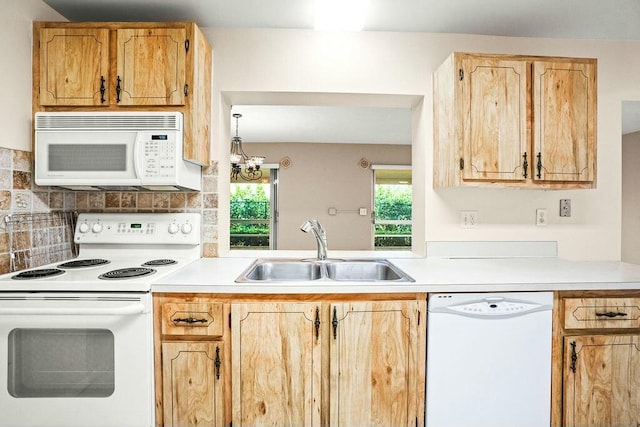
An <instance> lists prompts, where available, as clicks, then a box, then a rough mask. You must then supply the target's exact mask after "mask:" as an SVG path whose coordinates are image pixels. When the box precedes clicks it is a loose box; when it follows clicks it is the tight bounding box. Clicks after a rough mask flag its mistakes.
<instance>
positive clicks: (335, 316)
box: [331, 307, 338, 340]
mask: <svg viewBox="0 0 640 427" xmlns="http://www.w3.org/2000/svg"><path fill="white" fill-rule="evenodd" d="M331 326H333V339H334V340H335V339H336V338H337V337H338V313H337V312H336V308H335V307H333V319H332V320H331Z"/></svg>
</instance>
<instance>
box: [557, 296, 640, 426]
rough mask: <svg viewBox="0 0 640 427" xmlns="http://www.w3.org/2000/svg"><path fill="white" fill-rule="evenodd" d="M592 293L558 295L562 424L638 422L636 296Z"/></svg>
mask: <svg viewBox="0 0 640 427" xmlns="http://www.w3.org/2000/svg"><path fill="white" fill-rule="evenodd" d="M592 294H593V295H592V296H590V297H586V298H585V297H580V296H577V295H573V296H574V297H573V298H564V299H562V308H563V310H562V312H561V313H560V321H559V328H560V334H561V336H562V340H561V341H559V342H558V343H559V344H560V343H561V345H562V362H561V363H562V368H561V372H562V374H561V378H562V411H561V414H562V423H561V425H563V426H565V427H613V426H615V427H637V426H639V425H640V392H639V391H640V330H639V329H638V322H639V320H640V298H639V297H638V296H637V295H635V294H634V295H633V296H629V295H621V296H619V297H613V296H610V295H607V294H606V293H595V294H594V293H592ZM559 377H560V376H559ZM558 397H559V396H558ZM554 425H560V423H559V422H558V423H557V424H554Z"/></svg>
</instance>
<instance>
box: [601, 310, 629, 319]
mask: <svg viewBox="0 0 640 427" xmlns="http://www.w3.org/2000/svg"><path fill="white" fill-rule="evenodd" d="M626 315H627V313H623V312H621V311H606V312H604V313H596V316H598V317H609V318H613V317H618V316H620V317H623V316H626Z"/></svg>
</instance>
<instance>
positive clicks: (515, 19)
mask: <svg viewBox="0 0 640 427" xmlns="http://www.w3.org/2000/svg"><path fill="white" fill-rule="evenodd" d="M44 2H45V3H47V4H48V5H49V6H51V7H52V8H53V9H55V10H56V11H57V12H59V13H60V14H61V15H63V16H64V17H66V18H67V19H69V20H71V21H195V22H197V23H198V24H199V25H200V26H201V27H226V28H292V29H312V28H313V12H314V0H44ZM639 22H640V1H638V0H616V1H615V2H611V1H603V0H485V1H478V0H370V6H369V12H368V15H367V18H366V21H365V28H364V29H365V30H366V31H418V32H433V33H464V34H483V35H495V36H511V37H548V38H571V39H598V40H640V25H638V23H639ZM256 108H257V107H256ZM352 110H353V111H351V112H347V111H346V110H344V109H343V110H341V111H336V112H333V113H329V112H328V111H325V112H322V113H326V114H324V115H325V116H331V117H333V119H332V120H334V122H335V123H334V124H333V125H328V126H327V128H326V130H327V132H328V133H329V134H332V133H334V134H335V133H336V131H337V130H341V131H344V132H343V133H344V136H346V135H350V132H364V128H363V127H357V128H355V129H351V128H350V125H349V124H365V123H369V124H371V123H375V120H376V117H377V115H378V113H379V112H376V111H375V109H352ZM308 111H311V110H308ZM314 113H316V115H314V116H311V117H309V118H307V119H305V120H306V124H305V123H299V124H295V123H294V121H293V120H294V119H293V116H294V115H296V116H297V117H301V116H300V114H296V113H294V112H293V111H289V112H288V113H287V114H288V117H286V120H285V122H284V123H281V124H279V125H277V126H278V127H279V128H280V129H288V130H290V131H291V130H292V129H296V128H303V126H307V127H306V129H310V128H311V127H309V122H311V123H316V124H318V123H320V122H322V121H326V120H329V121H330V119H329V118H327V117H324V118H321V117H320V116H318V115H317V114H320V113H321V112H320V111H314ZM254 114H255V115H256V116H257V115H258V114H264V115H268V114H272V115H275V117H277V118H285V116H284V115H282V114H281V113H280V112H276V111H275V110H274V111H267V112H264V113H262V112H260V113H259V110H258V109H253V110H252V111H251V116H249V115H247V116H246V117H244V118H243V120H242V124H241V129H242V132H246V136H245V137H243V139H244V140H246V141H251V140H252V139H251V138H254V137H253V136H250V135H253V134H254V129H252V125H251V124H250V121H251V120H253V118H252V116H253V115H254ZM368 114H373V116H369V115H368ZM406 114H408V113H407V112H406V111H405V113H404V116H406ZM320 115H321V116H322V114H320ZM358 115H361V116H359V117H358ZM401 116H403V113H401V112H400V111H398V112H397V116H396V118H397V119H398V123H401V124H402V126H404V125H405V124H406V123H405V122H406V117H402V118H401ZM263 122H264V123H267V121H266V120H264V121H263ZM345 122H347V123H346V124H345ZM268 123H270V124H271V127H274V125H273V124H274V123H275V122H274V121H273V120H272V121H269V122H268ZM313 128H317V129H319V128H320V127H319V126H314V127H313ZM638 130H640V106H636V103H626V105H624V106H623V133H629V132H636V131H638ZM242 132H241V133H242ZM267 132H270V133H269V135H272V132H273V129H266V128H265V130H264V134H265V135H266V134H267ZM394 132H395V136H393V137H390V136H389V137H390V138H391V139H392V140H394V141H400V140H404V139H405V138H406V133H407V132H410V128H404V127H403V128H398V129H395V130H394V129H393V128H389V129H387V131H386V132H385V133H387V134H389V133H394ZM258 133H259V131H258ZM285 135H286V134H285ZM359 135H360V136H359V139H367V138H374V137H376V136H378V135H379V131H378V130H376V132H375V133H373V132H370V133H368V134H365V133H360V134H359ZM241 136H242V135H241ZM387 136H388V135H387ZM327 137H328V136H326V135H321V134H318V136H317V138H316V140H317V142H327V141H322V139H324V138H327ZM265 138H266V137H265V136H264V135H261V136H255V139H256V141H257V140H261V139H262V140H263V139H265ZM273 138H274V137H273V136H269V138H267V139H273ZM282 138H283V137H281V138H279V139H282ZM348 138H352V137H351V136H349V137H348ZM307 139H309V138H308V135H307ZM335 142H339V141H335Z"/></svg>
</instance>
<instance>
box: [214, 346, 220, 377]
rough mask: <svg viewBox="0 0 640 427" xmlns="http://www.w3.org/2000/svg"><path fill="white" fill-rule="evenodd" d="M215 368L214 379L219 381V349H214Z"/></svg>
mask: <svg viewBox="0 0 640 427" xmlns="http://www.w3.org/2000/svg"><path fill="white" fill-rule="evenodd" d="M213 363H214V364H215V366H216V379H217V380H219V379H220V365H221V364H222V361H221V360H220V347H216V359H215V361H214V362H213Z"/></svg>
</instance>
